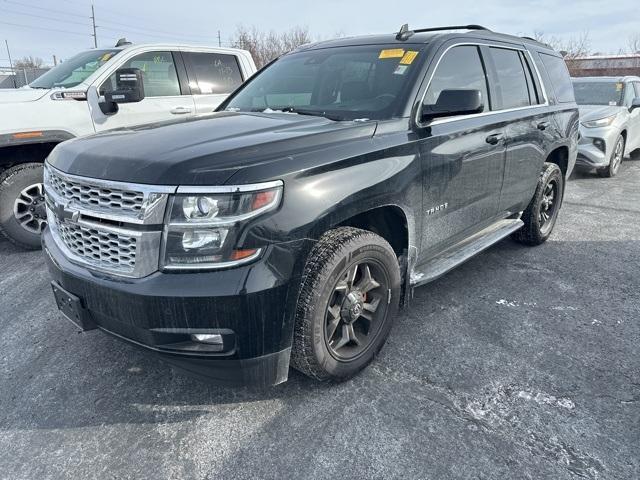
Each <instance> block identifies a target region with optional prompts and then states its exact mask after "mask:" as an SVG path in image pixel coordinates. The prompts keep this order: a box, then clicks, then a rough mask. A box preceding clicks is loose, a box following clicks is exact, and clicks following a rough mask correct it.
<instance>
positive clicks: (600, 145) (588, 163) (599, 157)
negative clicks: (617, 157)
mask: <svg viewBox="0 0 640 480" xmlns="http://www.w3.org/2000/svg"><path fill="white" fill-rule="evenodd" d="M619 134H620V132H619V131H618V128H617V127H615V126H609V127H602V128H585V127H583V126H582V125H581V126H580V136H581V138H580V142H579V144H578V158H577V160H576V165H578V166H580V167H588V168H600V167H607V166H609V160H610V159H611V153H612V151H613V148H614V145H615V142H616V140H617V138H618V135H619Z"/></svg>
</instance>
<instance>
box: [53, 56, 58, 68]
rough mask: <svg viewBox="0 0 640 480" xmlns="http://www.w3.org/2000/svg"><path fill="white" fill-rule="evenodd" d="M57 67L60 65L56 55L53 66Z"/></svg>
mask: <svg viewBox="0 0 640 480" xmlns="http://www.w3.org/2000/svg"><path fill="white" fill-rule="evenodd" d="M56 65H58V57H56V56H55V55H54V56H53V66H54V67H55V66H56Z"/></svg>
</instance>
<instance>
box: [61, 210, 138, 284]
mask: <svg viewBox="0 0 640 480" xmlns="http://www.w3.org/2000/svg"><path fill="white" fill-rule="evenodd" d="M54 217H55V216H54ZM55 223H56V227H57V230H58V232H59V235H60V238H61V239H62V241H63V242H64V244H65V245H66V247H67V248H68V249H69V251H70V252H71V253H73V254H74V255H77V256H78V257H81V258H84V259H86V260H87V262H88V263H90V264H91V265H93V266H97V267H101V268H103V269H111V270H117V271H120V272H122V273H131V272H133V270H134V268H135V266H136V244H137V239H136V237H134V236H130V235H124V234H121V233H115V232H108V231H101V230H98V229H96V228H89V227H85V226H82V225H78V224H75V223H69V222H61V221H60V220H59V219H57V218H55Z"/></svg>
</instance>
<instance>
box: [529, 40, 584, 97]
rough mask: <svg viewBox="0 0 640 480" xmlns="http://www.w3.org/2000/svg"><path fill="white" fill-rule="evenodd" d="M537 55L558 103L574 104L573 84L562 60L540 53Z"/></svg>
mask: <svg viewBox="0 0 640 480" xmlns="http://www.w3.org/2000/svg"><path fill="white" fill-rule="evenodd" d="M538 55H539V56H540V60H542V64H543V65H544V68H545V70H546V71H547V74H548V76H549V79H550V80H551V86H552V87H553V91H554V92H555V94H556V100H557V101H558V102H559V103H573V102H575V100H576V99H575V97H574V94H573V84H572V83H571V78H570V77H569V70H568V69H567V64H566V63H564V59H562V58H561V57H556V56H554V55H549V54H546V53H541V52H538Z"/></svg>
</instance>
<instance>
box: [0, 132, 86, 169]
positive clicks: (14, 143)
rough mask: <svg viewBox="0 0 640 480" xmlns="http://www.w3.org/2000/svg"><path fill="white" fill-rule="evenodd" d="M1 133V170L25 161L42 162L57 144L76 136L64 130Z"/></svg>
mask: <svg viewBox="0 0 640 480" xmlns="http://www.w3.org/2000/svg"><path fill="white" fill-rule="evenodd" d="M20 135H21V134H3V135H0V170H5V169H7V168H10V167H13V166H15V165H20V164H23V163H42V162H44V160H45V158H47V156H48V155H49V153H51V150H53V149H54V148H55V147H56V145H58V144H60V143H62V142H64V141H65V140H70V139H72V138H75V135H73V134H71V133H69V132H66V131H63V130H52V131H34V132H25V133H24V136H23V137H21V136H20Z"/></svg>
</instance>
